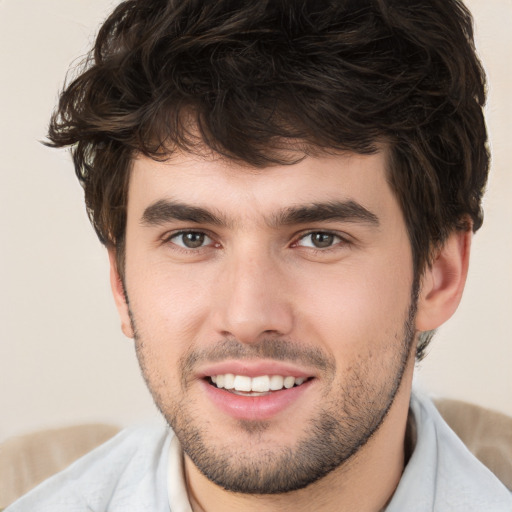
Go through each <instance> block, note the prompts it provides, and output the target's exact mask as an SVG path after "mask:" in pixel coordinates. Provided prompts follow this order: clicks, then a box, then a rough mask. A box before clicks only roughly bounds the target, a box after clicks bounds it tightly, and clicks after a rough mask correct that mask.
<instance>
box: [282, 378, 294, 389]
mask: <svg viewBox="0 0 512 512" xmlns="http://www.w3.org/2000/svg"><path fill="white" fill-rule="evenodd" d="M294 384H295V377H285V378H284V387H285V388H286V389H290V388H293V385H294Z"/></svg>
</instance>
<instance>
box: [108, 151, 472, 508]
mask: <svg viewBox="0 0 512 512" xmlns="http://www.w3.org/2000/svg"><path fill="white" fill-rule="evenodd" d="M176 203H179V204H180V205H186V206H187V207H194V208H201V209H202V210H201V211H206V212H209V213H210V214H212V215H215V218H211V215H210V217H209V216H208V215H206V216H205V215H203V216H202V217H198V215H197V212H196V211H194V214H193V215H192V217H190V218H193V219H194V220H193V221H192V220H190V218H189V219H188V220H184V219H183V218H182V219H177V218H173V217H172V216H170V215H169V211H175V209H174V210H173V209H172V208H171V209H169V208H167V207H163V208H162V207H161V206H162V205H164V206H165V205H168V204H172V205H175V204H176ZM320 203H321V204H326V203H328V204H333V203H336V204H339V203H342V204H345V205H346V204H347V203H349V204H350V205H354V204H355V205H358V207H359V206H360V207H362V208H364V211H366V212H369V215H366V214H365V215H366V216H365V215H361V211H359V210H358V214H357V215H355V216H354V215H349V216H348V217H347V216H345V217H343V218H339V217H337V218H331V219H325V218H322V219H318V218H315V219H313V220H310V219H306V218H305V217H304V215H303V216H302V217H297V216H295V217H293V216H292V217H293V218H290V216H288V218H286V215H285V213H286V212H289V211H290V210H291V209H295V210H296V209H297V208H305V207H307V208H309V209H310V210H311V205H318V204H320ZM155 205H156V206H155ZM158 206H160V208H159V207H158ZM345 210H346V209H345ZM180 211H181V213H180V216H183V215H182V214H183V211H185V210H183V208H181V210H180ZM345 213H346V211H345ZM316 217H318V215H316ZM285 220H286V222H284V221H285ZM191 231H193V232H195V233H196V234H195V235H190V234H189V233H190V232H191ZM184 232H185V235H183V233H184ZM187 233H188V234H187ZM197 233H200V235H197ZM312 233H323V235H321V236H319V235H314V234H313V235H312ZM203 235H205V236H204V237H203ZM184 236H185V238H184ZM198 237H199V238H198ZM187 240H188V242H187ZM191 240H192V241H193V243H198V245H197V246H194V247H193V248H191V247H186V245H187V244H190V241H191ZM318 240H321V247H315V243H318ZM469 241H470V235H469V234H468V233H453V234H452V236H450V238H449V239H448V240H447V242H446V243H445V245H444V246H443V248H442V249H441V250H440V251H439V252H438V254H437V256H436V258H435V261H434V263H433V265H432V266H431V267H430V268H429V269H427V270H426V271H425V272H424V274H423V275H422V278H421V282H420V285H421V286H420V291H419V296H418V301H417V304H415V301H414V300H413V299H412V290H413V270H412V269H413V267H412V255H411V249H410V244H409V240H408V237H407V231H406V226H405V222H404V219H403V215H402V213H401V211H400V208H399V206H398V202H397V200H396V198H395V197H394V195H393V192H392V191H391V189H390V188H389V185H388V183H387V180H386V152H385V151H381V152H379V153H376V154H374V155H366V156H362V155H354V154H341V155H336V156H328V157H327V156H326V157H315V158H312V157H307V158H305V159H304V160H302V161H301V162H300V163H298V164H295V165H292V166H276V167H272V168H267V169H263V170H255V169H249V168H247V167H245V166H241V165H239V164H236V163H233V162H228V161H226V160H224V159H222V158H221V157H218V156H217V157H216V156H214V155H213V156H210V157H204V156H203V157H199V156H193V155H188V154H175V155H174V156H173V157H172V159H170V160H169V161H167V162H155V161H153V160H150V159H148V158H145V157H138V158H136V159H135V160H134V162H133V168H132V171H131V176H130V185H129V194H128V216H127V230H126V263H125V269H124V286H123V282H122V280H121V279H120V276H119V272H118V269H117V268H116V258H115V253H114V251H111V254H110V260H111V270H112V272H111V279H112V287H113V291H114V297H115V299H116V303H117V306H118V309H119V312H120V316H121V322H122V328H123V331H124V332H125V334H126V335H127V336H129V337H135V340H136V349H137V355H138V357H139V362H140V365H141V368H142V371H143V374H144V376H145V379H146V382H147V384H148V387H149V389H150V390H151V392H152V394H153V397H154V399H155V402H156V403H157V405H158V406H159V408H160V410H161V411H162V413H163V414H164V416H165V417H166V419H167V420H168V422H169V423H170V424H171V425H172V426H173V428H174V429H175V431H176V432H177V435H178V438H179V439H180V441H181V442H182V445H183V446H184V448H185V451H186V452H187V454H186V455H185V464H184V467H185V476H186V481H187V487H188V490H189V496H190V499H191V503H192V506H193V509H194V510H195V511H198V510H207V511H208V512H214V511H216V510H222V511H223V512H226V511H229V510H240V509H243V510H247V511H250V510H260V511H261V510H295V511H300V510H311V503H315V510H319V511H321V510H337V511H338V510H347V511H348V510H359V511H378V510H381V509H382V508H383V507H384V506H385V505H386V503H387V502H388V501H389V499H390V497H391V496H392V494H393V491H394V489H395V488H396V485H397V484H398V481H399V479H400V475H401V472H402V470H403V466H404V449H403V446H404V438H405V427H406V421H407V415H408V404H409V398H410V390H411V382H412V374H413V367H414V349H415V342H416V337H417V333H418V332H419V331H422V330H430V329H434V328H436V327H437V326H439V325H440V324H441V323H442V322H444V321H445V320H446V319H447V318H448V317H449V316H451V314H452V313H453V311H454V310H455V308H456V307H457V304H458V302H459V300H460V296H461V293H462V289H463V285H464V281H465V276H466V272H467V262H468V255H469ZM126 298H128V303H127V302H126ZM416 306H417V307H416ZM408 321H409V323H410V325H409V332H408V329H407V324H408ZM280 346H283V347H284V349H283V350H284V352H283V354H281V355H279V354H275V353H273V352H272V347H280ZM312 354H313V355H316V356H318V358H317V359H315V358H314V357H309V356H311V355H312ZM295 356H296V358H294V357H295ZM280 358H281V359H284V362H283V361H281V360H280V361H279V362H278V363H276V364H278V365H282V364H288V365H289V366H290V367H291V368H292V370H293V371H298V370H300V371H301V372H303V373H304V374H306V375H307V376H308V377H309V378H310V380H309V382H308V386H307V387H305V388H304V389H305V391H303V392H301V393H300V394H299V395H298V397H297V398H295V399H294V400H291V401H290V403H289V404H288V405H287V406H286V407H285V408H284V409H283V410H279V411H278V412H277V413H275V414H272V415H271V416H270V417H264V418H260V417H259V416H258V414H259V412H258V410H257V409H255V411H254V413H253V414H252V416H250V417H249V418H244V419H243V420H240V419H239V418H234V417H232V416H230V414H226V412H225V411H223V410H221V409H220V408H219V407H218V405H217V404H216V403H214V401H212V400H211V397H210V395H209V393H208V392H207V389H208V388H207V387H206V386H208V385H209V384H206V381H205V379H204V371H207V369H208V367H209V366H210V367H211V365H212V364H217V362H218V361H221V362H223V363H224V362H226V361H227V363H228V364H236V365H238V367H244V365H246V366H248V367H250V366H251V365H258V364H263V365H264V366H263V367H264V368H268V367H269V365H272V364H274V363H275V359H280ZM318 361H323V362H324V363H325V364H324V365H322V364H320V363H319V362H318ZM265 365H266V366H265ZM279 368H281V367H279ZM205 369H206V370H205ZM276 373H279V371H277V372H276ZM327 416H329V417H332V418H334V419H335V420H336V421H335V423H336V424H338V425H339V426H340V428H339V429H338V430H339V432H338V434H339V436H340V438H339V439H338V442H337V443H336V444H335V445H340V446H342V448H344V449H345V451H344V453H340V456H339V460H338V463H337V465H336V467H335V468H333V469H332V468H331V470H330V471H329V472H328V473H327V474H326V475H320V476H319V477H318V478H317V479H316V480H315V481H314V482H311V483H310V484H309V485H305V484H304V482H303V483H302V484H301V485H300V486H299V485H297V486H298V487H301V488H299V489H296V490H293V491H291V492H286V493H275V494H272V495H268V494H263V495H256V493H255V492H227V491H226V490H224V489H223V488H222V485H223V486H224V487H226V486H227V487H229V485H226V484H225V483H224V484H222V482H221V481H218V480H217V483H216V480H215V478H217V477H218V475H217V476H216V477H214V476H212V474H208V470H209V469H211V467H212V461H219V460H221V461H222V463H221V464H219V465H220V466H228V467H229V468H230V471H231V472H232V473H233V474H234V475H237V474H241V473H242V471H244V474H245V473H247V472H248V471H250V469H251V468H256V473H254V474H261V471H270V470H272V471H275V470H276V468H278V467H279V465H280V464H281V465H282V464H283V461H286V464H290V460H289V459H286V458H285V455H286V454H289V453H292V455H293V457H292V458H296V456H297V455H298V454H300V453H301V451H303V450H302V447H303V446H304V442H306V441H308V442H310V443H312V442H314V441H315V434H314V433H312V432H313V429H312V426H314V425H319V424H320V423H321V422H322V419H323V418H325V417H327ZM368 417H370V419H368ZM349 418H352V419H353V420H354V422H356V423H357V425H358V427H359V433H358V434H357V435H355V436H351V437H350V436H349V437H348V438H347V436H346V435H345V433H346V432H347V429H348V425H349ZM316 436H317V437H318V434H316ZM198 440H199V443H200V446H201V450H199V451H200V453H199V454H198V453H193V449H192V447H193V446H194V445H195V444H196V445H197V441H198ZM329 451H332V450H331V449H329ZM342 451H343V450H342ZM203 452H207V454H208V457H207V458H206V459H205V458H204V457H203V455H202V454H203ZM201 457H203V458H202V460H201ZM287 467H288V466H287ZM291 467H293V466H291ZM268 468H270V470H269V469H268ZM308 471H309V470H308ZM205 474H206V475H207V476H205ZM249 474H250V473H249ZM269 474H272V475H274V473H269ZM272 478H274V477H272ZM219 483H220V484H221V485H218V484H219Z"/></svg>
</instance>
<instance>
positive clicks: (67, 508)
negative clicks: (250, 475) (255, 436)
mask: <svg viewBox="0 0 512 512" xmlns="http://www.w3.org/2000/svg"><path fill="white" fill-rule="evenodd" d="M411 411H412V414H413V415H414V419H415V422H416V429H417V440H416V445H415V447H414V451H413V454H412V456H411V458H410V460H409V462H408V464H407V466H406V468H405V470H404V473H403V475H402V478H401V480H400V483H399V485H398V487H397V489H396V491H395V494H394V496H393V498H392V500H391V502H390V504H389V505H388V507H387V509H386V512H511V511H512V493H511V492H510V491H509V490H507V489H506V487H505V486H504V485H503V484H501V482H500V481H499V480H498V479H497V478H496V477H495V476H494V475H493V474H492V473H491V472H490V471H489V470H488V469H487V468H486V467H485V466H483V465H482V464H481V463H480V462H479V461H478V460H477V459H476V458H475V457H474V456H473V455H472V454H471V453H470V452H469V451H468V450H467V448H466V447H465V446H464V445H463V444H462V442H461V441H460V440H459V439H458V437H457V436H456V435H455V434H454V433H453V431H452V430H451V429H450V428H449V427H448V425H447V424H446V423H445V422H444V420H443V419H442V418H441V416H440V414H439V413H438V412H437V410H436V408H435V407H434V405H433V404H432V402H431V401H430V400H429V399H427V398H425V397H422V396H419V395H417V394H416V393H414V392H413V394H412V397H411ZM182 464H183V454H182V452H181V448H180V445H179V442H178V440H177V438H176V436H174V434H173V433H172V432H171V431H169V430H168V429H166V428H163V427H162V428H155V427H152V428H138V429H128V430H125V431H123V432H121V433H120V434H119V435H117V436H116V437H115V438H113V439H112V440H110V441H109V442H107V443H106V444H104V445H102V446H100V447H99V448H97V449H96V450H93V451H92V452H91V453H89V454H87V455H86V456H85V457H82V458H81V459H79V460H78V461H77V462H75V463H74V464H72V465H71V466H70V467H69V468H67V469H66V470H65V471H63V472H62V473H59V474H58V475H55V476H54V477H52V478H50V479H49V480H47V481H46V482H44V483H43V484H41V485H40V486H38V487H37V488H36V489H34V490H33V491H31V492H30V493H28V494H27V495H26V496H25V497H23V498H21V499H20V500H18V501H17V502H16V503H14V504H13V505H11V506H10V507H8V508H7V509H6V511H5V512H85V511H87V512H106V511H108V512H144V511H147V512H191V511H192V509H191V507H190V503H189V501H188V495H187V490H186V486H185V480H184V475H183V467H182ZM312 509H314V506H312Z"/></svg>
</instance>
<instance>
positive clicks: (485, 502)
mask: <svg viewBox="0 0 512 512" xmlns="http://www.w3.org/2000/svg"><path fill="white" fill-rule="evenodd" d="M411 413H412V415H413V416H414V420H415V424H416V431H417V439H416V445H415V448H414V452H413V454H412V456H411V459H410V460H409V463H408V464H407V466H406V468H405V470H404V473H403V475H402V479H401V481H400V483H399V485H398V487H397V490H396V492H395V496H394V498H393V500H392V502H391V504H390V508H389V509H388V510H389V511H390V512H391V511H394V510H397V511H398V510H406V509H407V507H408V506H409V507H410V506H412V507H413V508H412V509H414V510H418V511H423V510H425V511H426V510H429V511H430V510H435V511H436V512H459V511H460V512H480V511H482V510H493V512H501V511H503V512H510V510H512V494H511V493H510V491H509V490H508V489H507V488H506V487H505V486H504V485H503V484H502V483H501V482H500V481H499V480H498V478H497V477H495V476H494V475H493V474H492V473H491V471H489V470H488V469H487V468H486V467H485V466H484V465H483V464H482V463H481V462H479V461H478V460H477V459H476V458H475V457H474V456H473V455H472V454H471V452H470V451H469V450H468V449H467V448H466V446H465V445H464V444H463V443H462V441H461V440H460V439H459V438H458V437H457V436H456V434H455V433H454V432H453V431H452V430H451V428H450V427H449V426H448V425H447V424H446V422H445V421H444V420H443V418H442V417H441V415H440V414H439V412H438V411H437V409H436V408H435V406H434V404H433V403H432V402H431V401H430V399H428V398H427V397H425V396H422V395H421V394H418V393H413V395H412V398H411ZM404 507H405V508H404Z"/></svg>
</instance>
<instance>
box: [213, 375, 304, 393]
mask: <svg viewBox="0 0 512 512" xmlns="http://www.w3.org/2000/svg"><path fill="white" fill-rule="evenodd" d="M210 378H211V381H212V382H213V383H214V384H215V385H216V386H217V387H218V388H224V389H231V390H234V391H243V392H245V393H250V392H254V393H268V392H269V391H279V390H281V389H283V387H284V388H285V389H290V388H292V387H293V386H300V385H301V384H303V383H304V381H305V380H306V379H305V377H292V376H291V375H288V376H286V377H283V376H281V375H271V376H269V375H259V376H258V377H253V378H251V377H248V376H246V375H233V374H232V373H226V374H222V375H212V376H211V377H210Z"/></svg>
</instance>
